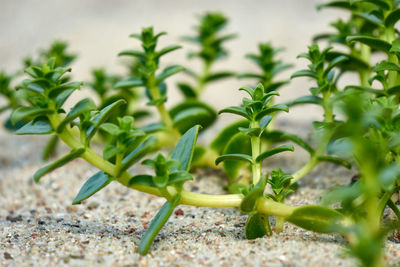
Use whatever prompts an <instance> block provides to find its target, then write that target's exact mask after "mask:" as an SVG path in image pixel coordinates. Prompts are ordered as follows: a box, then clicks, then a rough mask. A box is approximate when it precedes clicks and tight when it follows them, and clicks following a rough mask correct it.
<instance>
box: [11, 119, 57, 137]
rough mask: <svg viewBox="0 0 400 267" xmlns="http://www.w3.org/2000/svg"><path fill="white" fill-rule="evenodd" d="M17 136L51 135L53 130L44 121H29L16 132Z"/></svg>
mask: <svg viewBox="0 0 400 267" xmlns="http://www.w3.org/2000/svg"><path fill="white" fill-rule="evenodd" d="M15 133H16V134H18V135H24V134H51V133H53V128H52V127H51V125H50V124H49V123H48V122H45V121H41V120H40V121H30V122H28V123H27V124H25V125H24V126H22V127H21V128H19V129H18V130H17V131H16V132H15Z"/></svg>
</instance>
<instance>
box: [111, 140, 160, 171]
mask: <svg viewBox="0 0 400 267" xmlns="http://www.w3.org/2000/svg"><path fill="white" fill-rule="evenodd" d="M156 144H157V137H155V136H150V137H149V138H147V139H146V140H145V141H144V142H143V143H141V144H140V145H139V146H138V147H137V148H136V149H135V150H133V151H132V152H131V153H129V154H128V155H127V156H126V157H125V158H123V160H122V162H121V168H120V170H119V171H118V174H117V177H119V176H120V175H121V173H122V172H124V171H126V170H127V169H128V168H129V167H131V166H132V165H133V164H135V163H136V162H137V161H138V160H140V159H141V158H142V157H143V156H144V155H146V154H147V153H148V152H150V151H151V150H152V149H153V148H154V146H155V145H156Z"/></svg>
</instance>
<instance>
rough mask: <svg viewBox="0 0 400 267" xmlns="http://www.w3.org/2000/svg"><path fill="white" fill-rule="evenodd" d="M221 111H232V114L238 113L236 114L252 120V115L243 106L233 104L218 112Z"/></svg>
mask: <svg viewBox="0 0 400 267" xmlns="http://www.w3.org/2000/svg"><path fill="white" fill-rule="evenodd" d="M221 113H232V114H236V115H239V116H242V117H245V118H246V119H248V120H250V117H249V115H248V114H247V112H246V109H245V108H243V107H236V106H232V107H228V108H224V109H222V110H220V111H219V112H218V114H221Z"/></svg>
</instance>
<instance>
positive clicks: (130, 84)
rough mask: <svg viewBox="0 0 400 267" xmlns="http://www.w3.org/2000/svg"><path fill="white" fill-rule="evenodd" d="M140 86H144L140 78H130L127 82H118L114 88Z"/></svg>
mask: <svg viewBox="0 0 400 267" xmlns="http://www.w3.org/2000/svg"><path fill="white" fill-rule="evenodd" d="M138 86H143V82H142V80H141V79H139V78H129V79H126V80H122V81H119V82H117V83H116V84H115V85H114V88H117V89H119V88H130V87H138Z"/></svg>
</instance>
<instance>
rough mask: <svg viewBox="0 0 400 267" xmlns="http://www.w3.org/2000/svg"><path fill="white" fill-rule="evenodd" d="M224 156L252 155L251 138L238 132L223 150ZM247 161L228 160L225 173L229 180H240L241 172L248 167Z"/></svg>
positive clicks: (225, 164) (225, 162)
mask: <svg viewBox="0 0 400 267" xmlns="http://www.w3.org/2000/svg"><path fill="white" fill-rule="evenodd" d="M223 153H224V154H245V155H250V154H251V142H250V137H249V136H247V135H244V134H242V133H241V132H238V133H237V134H235V135H234V136H233V137H232V138H231V139H230V140H229V142H228V143H227V144H226V146H225V149H224V150H223ZM248 164H249V163H248V162H247V161H237V160H226V161H224V171H225V173H226V175H227V176H228V178H229V179H230V180H231V181H233V180H234V179H237V178H238V175H239V171H240V169H241V168H243V167H244V166H246V165H248Z"/></svg>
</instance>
